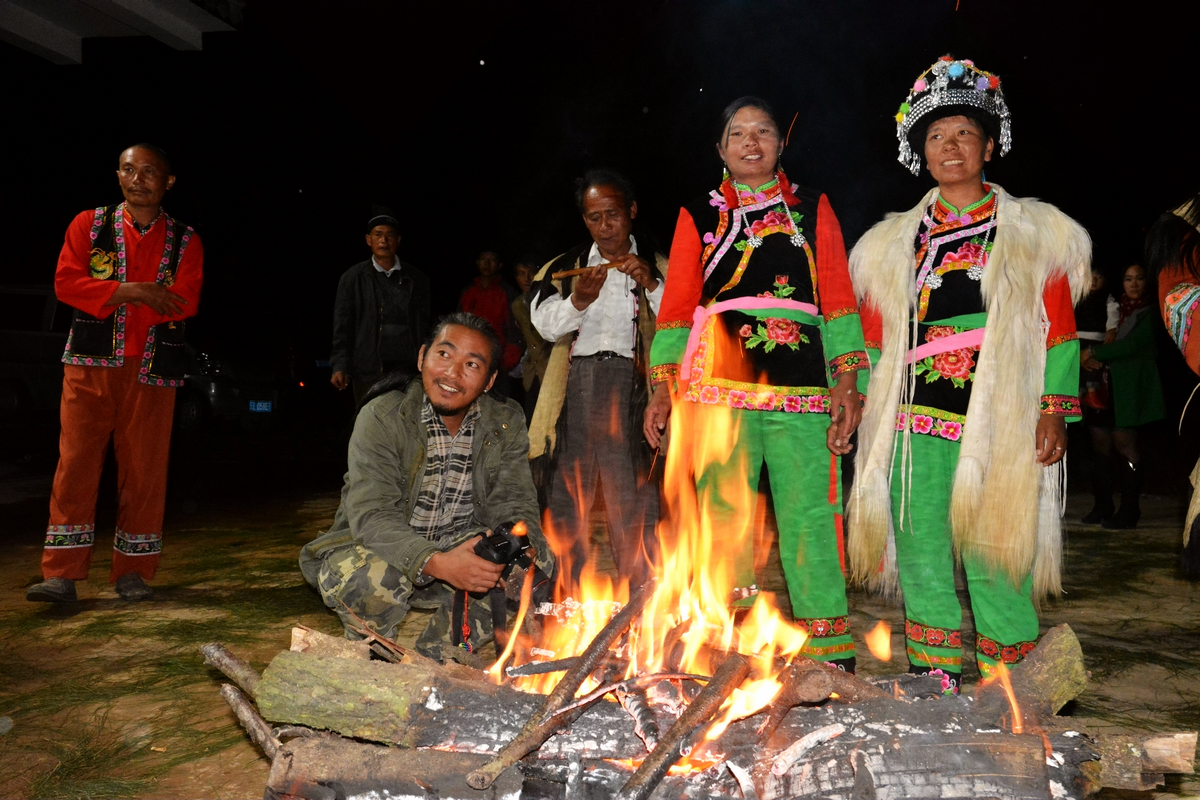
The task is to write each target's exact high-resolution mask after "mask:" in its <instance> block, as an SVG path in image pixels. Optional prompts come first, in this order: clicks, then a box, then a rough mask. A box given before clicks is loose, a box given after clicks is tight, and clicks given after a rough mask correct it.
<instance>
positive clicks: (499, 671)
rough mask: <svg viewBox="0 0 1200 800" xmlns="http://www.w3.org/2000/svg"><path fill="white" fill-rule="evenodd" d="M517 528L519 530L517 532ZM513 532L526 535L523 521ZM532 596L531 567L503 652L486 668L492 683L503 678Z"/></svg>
mask: <svg viewBox="0 0 1200 800" xmlns="http://www.w3.org/2000/svg"><path fill="white" fill-rule="evenodd" d="M518 529H520V530H519V532H518ZM513 533H515V534H517V535H518V536H526V535H528V534H527V533H526V531H525V523H524V522H518V523H517V524H516V525H514V526H513ZM532 598H533V567H530V568H529V569H527V570H525V581H524V583H522V584H521V605H520V607H518V608H517V619H516V621H515V622H513V626H512V630H511V631H510V632H509V634H508V642H506V643H505V645H504V652H503V653H501V654H500V658H498V659H496V663H495V664H492V666H490V667H489V668H488V671H487V672H488V677H490V678H491V679H492V682H493V683H496V684H500V683H501V682H503V680H504V664H505V663H506V662H507V661H508V659H509V657H510V656H512V654H513V650H514V649H516V646H517V637H518V636H520V634H521V625H523V624H524V623H525V614H526V613H527V612H528V611H529V601H530V600H531V599H532Z"/></svg>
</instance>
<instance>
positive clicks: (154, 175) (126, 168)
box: [25, 144, 204, 603]
mask: <svg viewBox="0 0 1200 800" xmlns="http://www.w3.org/2000/svg"><path fill="white" fill-rule="evenodd" d="M117 181H118V182H119V183H120V185H121V193H122V194H124V195H125V202H123V203H120V204H118V205H112V206H105V207H102V208H97V209H94V210H88V211H83V212H81V213H80V214H79V215H78V216H76V217H75V219H74V221H73V222H72V223H71V225H70V227H68V228H67V235H66V241H65V242H64V243H63V248H62V252H61V253H60V254H59V257H58V270H57V272H55V275H54V291H55V294H57V295H58V299H59V300H61V301H62V302H64V303H66V304H67V305H69V306H72V307H74V308H75V319H74V321H73V322H72V323H71V334H70V336H69V337H68V338H67V350H66V352H65V353H64V354H63V358H62V360H63V364H64V367H63V390H62V412H61V420H62V433H61V435H60V437H59V459H58V469H57V470H56V471H55V473H54V487H53V489H52V490H51V494H50V523H49V525H48V526H47V527H46V539H45V549H44V550H43V551H42V575H43V577H44V578H45V580H43V581H42V582H41V583H38V584H35V585H34V586H31V587H30V588H29V590H28V592H27V593H26V595H25V596H26V598H27V599H29V600H33V601H39V602H53V603H61V602H70V601H73V600H75V599H76V593H75V581H81V580H86V579H87V575H88V567H89V566H90V565H91V560H92V552H93V549H94V547H93V546H94V544H95V539H96V498H97V495H98V493H99V487H100V473H101V472H102V471H103V469H104V458H105V455H106V454H107V452H108V445H109V441H110V440H111V441H112V444H113V454H114V455H115V456H116V461H117V487H118V494H119V498H120V500H119V505H118V510H117V531H116V535H115V536H114V538H113V556H112V568H111V569H110V570H109V582H110V583H115V584H116V589H117V594H118V595H120V596H121V597H122V598H124V599H125V600H145V599H147V598H149V597H150V596H151V595H152V590H151V589H150V587H149V586H147V585H146V581H149V580H153V578H154V575H155V572H156V571H157V569H158V563H159V558H160V556H161V554H162V538H163V535H162V524H163V510H164V507H165V505H166V494H167V464H168V462H169V457H170V445H171V426H172V422H173V411H174V408H175V388H176V387H178V386H182V385H183V375H184V370H185V369H186V368H187V357H186V355H185V352H184V322H183V320H184V319H186V318H187V317H191V316H193V315H194V314H195V313H196V309H197V307H198V305H199V302H200V285H201V283H202V282H203V279H204V275H203V267H204V248H203V246H202V245H201V244H200V237H199V236H197V235H196V232H195V231H194V230H192V229H191V228H190V227H188V226H187V225H184V224H183V223H182V222H179V221H178V220H176V219H174V218H172V217H171V216H169V215H168V214H167V213H166V212H165V211H164V210H163V207H162V201H163V198H164V197H165V196H166V193H167V192H168V191H169V190H170V189H171V188H172V187H173V186H174V185H175V175H174V173H173V172H172V170H171V163H170V161H169V160H168V158H167V155H166V153H164V152H163V151H162V150H160V149H159V148H157V147H155V146H154V145H151V144H136V145H134V146H133V147H130V148H128V149H127V150H125V151H123V152H122V153H121V155H120V157H119V159H118V162H117Z"/></svg>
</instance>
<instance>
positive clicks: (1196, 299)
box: [1163, 283, 1200, 351]
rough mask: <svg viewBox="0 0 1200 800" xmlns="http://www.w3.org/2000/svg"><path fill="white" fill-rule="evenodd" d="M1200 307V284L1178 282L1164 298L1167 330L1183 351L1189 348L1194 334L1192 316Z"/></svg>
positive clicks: (1164, 317) (1164, 316)
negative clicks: (1188, 344) (1189, 342)
mask: <svg viewBox="0 0 1200 800" xmlns="http://www.w3.org/2000/svg"><path fill="white" fill-rule="evenodd" d="M1197 309H1200V286H1197V285H1196V284H1194V283H1177V284H1175V285H1174V286H1172V287H1171V291H1169V292H1168V293H1167V296H1166V298H1165V299H1164V300H1163V319H1164V321H1165V322H1166V323H1167V332H1168V333H1170V334H1171V338H1172V339H1173V340H1174V341H1175V346H1176V347H1178V348H1179V349H1180V350H1181V351H1183V350H1186V349H1187V343H1188V339H1190V338H1191V336H1192V317H1193V316H1194V315H1195V313H1196V311H1197Z"/></svg>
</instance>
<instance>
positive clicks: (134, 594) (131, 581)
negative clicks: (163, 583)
mask: <svg viewBox="0 0 1200 800" xmlns="http://www.w3.org/2000/svg"><path fill="white" fill-rule="evenodd" d="M117 594H119V595H121V598H122V599H123V600H129V601H132V602H136V601H138V600H149V599H150V598H151V597H152V596H153V595H154V590H153V589H151V588H150V587H149V586H147V585H146V582H145V581H143V580H142V576H141V575H138V574H137V573H136V572H129V573H126V574H125V575H122V576H121V577H119V578H117Z"/></svg>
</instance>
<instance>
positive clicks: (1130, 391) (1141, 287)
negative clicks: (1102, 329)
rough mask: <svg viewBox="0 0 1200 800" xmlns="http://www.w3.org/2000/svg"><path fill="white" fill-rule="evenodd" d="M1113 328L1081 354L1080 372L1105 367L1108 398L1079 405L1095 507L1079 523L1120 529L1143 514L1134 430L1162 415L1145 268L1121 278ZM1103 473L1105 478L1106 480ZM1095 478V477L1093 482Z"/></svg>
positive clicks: (1132, 525) (1137, 267) (1128, 271)
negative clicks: (1115, 492) (1115, 496)
mask: <svg viewBox="0 0 1200 800" xmlns="http://www.w3.org/2000/svg"><path fill="white" fill-rule="evenodd" d="M1121 286H1122V287H1123V291H1122V292H1121V298H1120V300H1119V301H1118V303H1117V305H1118V314H1117V329H1116V335H1115V336H1114V338H1113V341H1111V342H1108V343H1105V344H1100V345H1095V346H1091V347H1088V348H1087V349H1086V350H1084V351H1083V353H1082V354H1081V355H1080V359H1079V360H1080V364H1081V366H1082V367H1083V369H1085V370H1091V371H1092V372H1103V370H1105V369H1107V370H1108V376H1109V385H1110V387H1111V395H1112V396H1111V397H1110V398H1109V402H1108V404H1107V405H1106V406H1105V407H1104V408H1099V409H1097V408H1092V407H1089V406H1085V407H1084V415H1083V418H1084V422H1086V423H1087V427H1088V433H1089V435H1090V436H1091V440H1092V453H1093V456H1092V458H1093V460H1094V461H1095V462H1096V465H1097V468H1096V469H1094V470H1093V483H1092V494H1094V495H1095V497H1096V506H1095V508H1093V509H1092V512H1091V513H1090V514H1088V515H1087V516H1086V517H1084V518H1083V521H1084V522H1089V523H1096V522H1098V523H1100V524H1101V525H1102V526H1103V527H1105V528H1109V529H1113V530H1121V529H1127V528H1136V527H1137V522H1138V519H1139V518H1140V517H1141V515H1142V511H1141V505H1140V498H1141V494H1142V485H1143V483H1144V481H1145V477H1144V475H1143V474H1142V470H1141V457H1140V455H1139V453H1138V431H1137V429H1138V428H1139V427H1140V426H1142V425H1146V424H1148V423H1151V422H1155V421H1157V420H1160V419H1162V418H1163V417H1164V416H1165V415H1166V409H1165V406H1164V405H1163V393H1162V384H1161V383H1160V382H1159V379H1158V364H1157V363H1156V362H1157V356H1158V347H1157V346H1156V345H1155V344H1154V327H1155V325H1157V323H1156V322H1155V321H1154V307H1153V305H1152V303H1153V300H1152V298H1151V297H1150V292H1149V287H1147V285H1146V272H1145V270H1143V269H1142V267H1141V265H1139V264H1134V265H1132V266H1130V267H1128V268H1127V269H1126V270H1125V274H1124V276H1123V277H1122V279H1121ZM1114 450H1115V451H1116V455H1117V474H1118V475H1119V476H1120V478H1121V508H1120V510H1119V511H1117V512H1116V513H1115V514H1114V513H1113V500H1112V489H1113V485H1112V478H1111V474H1112V473H1111V471H1110V469H1109V462H1110V460H1111V458H1112V455H1113V451H1114ZM1106 477H1107V480H1105V478H1106ZM1097 478H1099V480H1097Z"/></svg>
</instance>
